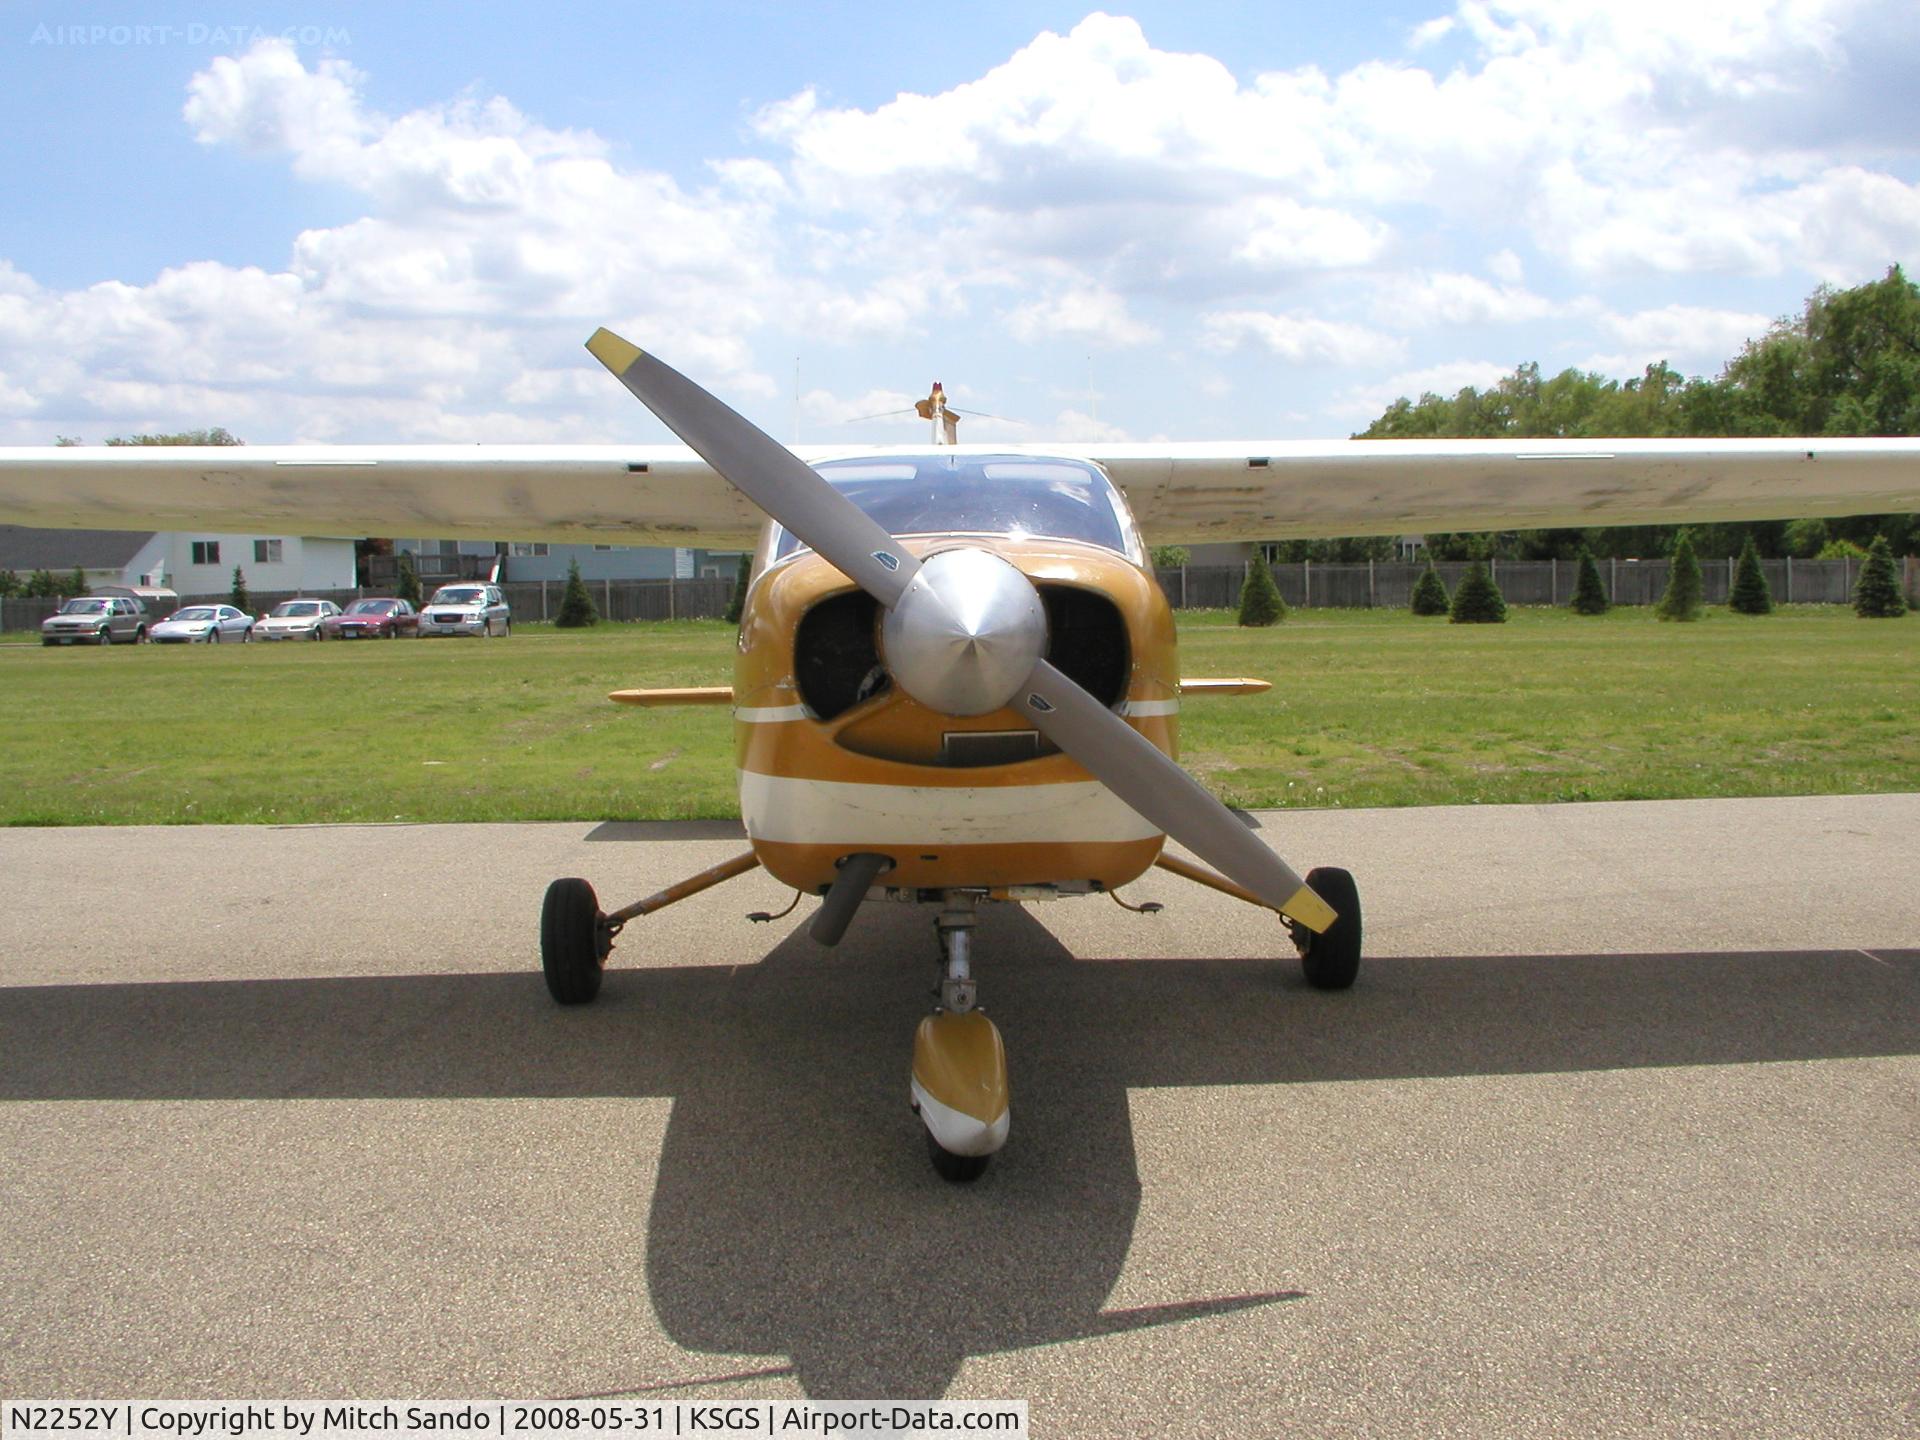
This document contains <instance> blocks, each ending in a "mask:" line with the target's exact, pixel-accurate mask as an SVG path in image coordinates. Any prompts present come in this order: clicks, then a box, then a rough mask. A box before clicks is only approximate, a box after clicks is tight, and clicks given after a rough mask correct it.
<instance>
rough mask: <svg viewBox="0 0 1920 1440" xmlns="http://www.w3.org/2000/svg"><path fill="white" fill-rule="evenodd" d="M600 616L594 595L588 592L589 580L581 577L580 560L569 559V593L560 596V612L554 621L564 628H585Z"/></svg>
mask: <svg viewBox="0 0 1920 1440" xmlns="http://www.w3.org/2000/svg"><path fill="white" fill-rule="evenodd" d="M599 618H600V612H599V611H597V610H595V609H594V608H593V596H591V595H589V594H588V593H587V582H586V581H584V580H582V579H581V578H580V562H579V561H578V560H569V561H568V562H567V593H566V594H564V595H562V596H561V597H560V613H559V614H558V615H556V616H554V617H553V623H554V624H555V625H556V626H558V627H559V628H560V629H562V630H583V629H585V628H586V627H587V626H589V625H591V624H593V623H594V622H595V621H596V620H598V619H599Z"/></svg>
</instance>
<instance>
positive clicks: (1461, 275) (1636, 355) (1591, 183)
mask: <svg viewBox="0 0 1920 1440" xmlns="http://www.w3.org/2000/svg"><path fill="white" fill-rule="evenodd" d="M553 9H554V11H555V16H554V18H550V19H549V18H541V19H530V18H528V12H527V11H526V10H525V9H524V7H506V6H494V5H461V6H452V5H446V6H412V7H406V8H404V9H402V8H401V7H374V6H358V5H351V4H347V5H338V4H325V3H313V4H287V5H252V6H248V5H238V6H235V7H233V8H224V9H216V8H211V7H208V8H201V7H196V6H193V5H169V4H164V3H162V4H157V5H145V6H141V7H127V8H124V9H120V8H115V7H113V6H110V5H84V6H83V5H69V6H61V5H45V6H36V5H31V4H28V5H16V4H9V5H6V6H4V7H0V120H3V123H4V132H0V133H4V134H5V135H6V136H7V137H8V138H9V142H10V143H9V144H8V145H7V146H6V147H4V150H0V180H4V184H5V194H6V195H7V197H8V203H7V204H6V205H5V206H4V207H0V442H5V443H17V444H34V443H46V442H48V441H50V440H51V439H52V437H53V436H54V435H56V434H66V435H78V436H81V437H83V438H86V439H98V438H101V437H103V436H105V435H108V434H113V433H118V432H122V431H127V430H134V429H151V428H166V429H174V428H186V427H199V426H203V425H226V426H227V427H228V428H230V429H232V430H234V431H235V432H236V433H238V434H240V435H242V436H244V437H245V438H247V439H248V440H250V441H254V442H257V443H265V442H273V441H292V440H329V441H368V442H379V441H413V440H480V441H487V440H492V441H509V440H555V441H564V440H581V441H598V440H618V439H633V440H657V439H660V438H663V436H662V432H661V431H660V430H659V429H658V427H657V425H655V423H654V422H653V421H652V420H651V418H650V417H648V416H646V415H645V414H644V413H643V412H641V411H640V410H639V408H638V407H637V406H635V405H634V404H633V402H631V401H630V400H629V399H627V397H626V396H625V395H624V393H623V392H621V391H620V390H619V388H618V387H617V386H615V385H614V384H613V382H612V381H611V380H609V379H608V378H607V377H605V376H604V375H602V374H599V373H598V372H597V367H595V366H594V365H593V364H592V362H591V361H590V360H589V358H588V357H587V356H586V354H585V352H584V351H583V350H581V349H580V342H581V341H582V340H584V338H585V337H586V335H587V334H588V333H590V331H591V330H592V329H593V327H594V326H595V325H597V324H602V323H605V324H610V325H612V326H614V327H615V328H617V329H620V330H622V331H623V333H626V334H628V335H629V336H630V338H632V339H634V340H635V341H637V342H638V343H640V344H642V345H645V346H647V347H648V348H651V349H653V350H655V351H657V352H658V353H659V354H661V355H662V356H663V357H664V358H666V359H667V360H669V361H670V362H671V363H674V364H677V365H679V366H680V367H681V368H682V369H685V370H687V371H688V372H689V373H690V374H692V375H694V376H695V377H696V378H698V379H700V380H701V381H703V382H704V383H706V384H708V385H710V386H711V387H713V388H714V389H716V390H717V391H719V392H720V393H721V394H722V395H724V396H726V397H727V398H728V399H729V400H731V401H732V402H733V403H735V404H737V405H739V406H740V407H741V408H742V409H744V410H746V411H747V412H748V413H749V414H750V415H752V416H753V417H754V418H755V419H757V420H759V421H760V422H761V423H762V424H763V425H765V426H766V427H767V428H768V429H769V430H771V431H772V432H773V433H774V434H776V435H779V436H780V437H781V438H783V439H793V438H798V439H802V440H805V441H809V442H815V443H835V442H841V441H844V442H846V443H850V444H851V443H861V442H872V441H885V440H889V439H894V440H903V441H905V440H913V439H917V438H919V430H918V427H916V426H913V425H910V424H907V423H905V422H877V423H875V422H868V423H848V422H849V420H850V418H851V417H857V416H862V415H866V414H869V413H872V412H874V411H879V410H886V409H889V408H892V407H894V406H896V405H903V404H905V403H906V401H907V400H908V399H909V398H911V396H913V395H915V394H919V393H924V391H925V388H926V385H927V383H928V382H929V381H930V380H932V379H933V378H935V377H936V376H937V377H939V378H940V379H942V380H944V381H945V382H946V384H947V387H948V389H949V391H950V392H951V393H952V394H953V395H954V396H955V397H956V399H957V400H958V402H959V403H961V404H962V405H967V404H971V405H973V406H974V407H977V408H978V409H981V410H984V411H990V412H993V414H994V415H996V416H1000V417H1005V418H1004V419H993V420H987V419H982V420H977V421H974V422H971V423H970V424H969V425H968V426H967V427H965V428H964V429H963V438H971V439H979V440H988V439H1008V440H1024V441H1044V440H1048V439H1076V438H1080V439H1094V438H1100V439H1122V438H1133V439H1151V438H1158V437H1165V438H1176V439H1202V438H1260V437H1272V438H1284V437H1290V436H1316V435H1339V434H1345V433H1348V432H1349V431H1351V430H1353V429H1354V428H1356V427H1358V426H1361V425H1363V424H1365V423H1366V421H1367V420H1368V419H1370V418H1371V417H1372V416H1373V415H1374V414H1377V413H1378V411H1379V410H1380V408H1381V407H1382V406H1383V405H1384V404H1385V403H1386V402H1387V401H1388V400H1390V399H1392V398H1393V397H1394V396H1395V395H1398V394H1402V393H1409V394H1417V393H1418V392H1419V391H1420V390H1422V389H1427V388H1433V389H1438V390H1441V391H1451V390H1452V389H1454V388H1456V387H1457V386H1458V385H1460V384H1463V383H1484V382H1486V381H1488V380H1491V379H1492V378H1494V377H1496V376H1498V375H1499V374H1501V373H1503V372H1505V371H1507V370H1509V369H1511V367H1512V366H1513V365H1514V364H1516V363H1518V362H1521V361H1528V360H1533V361H1538V362H1540V363H1541V364H1542V365H1543V366H1544V367H1545V368H1547V369H1548V370H1549V371H1552V370H1558V369H1560V368H1562V367H1564V366H1568V365H1574V366H1579V367H1581V368H1589V369H1597V370H1601V371H1603V372H1605V373H1609V374H1617V375H1629V374H1634V373H1637V372H1638V371H1639V370H1640V368H1641V367H1643V366H1644V365H1645V364H1647V363H1648V362H1650V361H1654V360H1659V359H1666V360H1669V361H1670V362H1671V363H1673V364H1675V365H1676V366H1678V367H1679V368H1681V369H1682V370H1685V371H1688V372H1690V373H1712V372H1713V371H1715V370H1717V368H1718V366H1719V365H1720V364H1721V363H1722V362H1723V361H1724V360H1725V359H1726V358H1728V357H1729V356H1730V355H1731V354H1733V353H1734V352H1735V351H1736V350H1737V349H1738V347H1739V345H1740V344H1741V342H1742V341H1743V339H1744V338H1746V337H1747V336H1750V335H1754V334H1757V333H1759V332H1760V331H1762V330H1763V329H1764V327H1765V326H1766V324H1767V323H1768V322H1769V320H1771V319H1772V318H1774V317H1777V316H1780V315H1783V314H1788V313H1791V312H1794V311H1796V310H1797V309H1798V308H1799V306H1800V304H1801V302H1802V301H1803V299H1804V297H1805V296H1806V294H1807V293H1808V291H1809V290H1811V289H1812V288H1813V287H1814V286H1815V285H1817V284H1822V283H1827V284H1836V285H1846V284H1853V283H1858V282H1859V281H1862V280H1865V279H1869V278H1873V277H1874V276H1877V275H1878V274H1880V273H1881V272H1882V271H1884V269H1885V268H1886V266H1887V265H1889V264H1891V263H1895V262H1903V263H1904V262H1911V261H1912V260H1913V259H1914V257H1915V253H1916V250H1917V249H1920V245H1916V242H1920V185H1916V183H1915V182H1916V180H1917V179H1920V138H1916V137H1920V7H1915V6H1913V5H1912V4H1911V3H1910V0H1902V3H1897V4H1896V3H1886V0H1773V3H1767V0H1743V3H1738V4H1735V3H1731V0H1692V3H1689V4H1686V5H1673V4H1671V3H1670V0H1663V3H1655V0H1604V3H1602V0H1591V3H1590V0H1454V3H1447V0H1428V3H1416V0H1402V3H1397V4H1392V5H1375V4H1367V3H1356V4H1350V5H1347V6H1344V7H1340V8H1339V10H1338V13H1337V14H1336V15H1333V16H1331V17H1329V16H1328V14H1327V13H1326V10H1327V7H1317V6H1316V7H1307V6H1300V7H1281V6H1275V5H1212V6H1209V5H1204V4H1187V5H1174V4H1152V5H1143V6H1138V5H1137V6H1126V7H1115V8H1114V9H1112V10H1109V11H1104V12H1103V11H1094V10H1089V9H1087V8H1084V7H1080V6H1061V5H1050V4H1042V5H1035V4H1022V5H1018V6H1015V5H1009V4H986V5H979V6H974V7H970V8H968V9H967V10H966V11H965V12H964V13H962V12H959V11H939V10H934V11H928V10H925V9H917V10H916V9H912V8H909V7H900V6H879V5H865V4H837V5H816V6H806V5H800V4H785V5H781V4H766V3H745V0H736V3H707V4H701V5H691V4H687V5H682V4H644V5H637V6H627V7H604V8H603V7H597V6H583V7H576V8H569V9H567V10H566V11H564V12H562V11H561V7H553Z"/></svg>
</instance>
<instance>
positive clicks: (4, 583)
mask: <svg viewBox="0 0 1920 1440" xmlns="http://www.w3.org/2000/svg"><path fill="white" fill-rule="evenodd" d="M19 593H20V577H19V576H18V575H16V574H14V573H13V571H11V570H0V599H5V598H6V597H7V596H9V595H18V594H19Z"/></svg>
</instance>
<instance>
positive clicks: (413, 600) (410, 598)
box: [394, 550, 420, 610]
mask: <svg viewBox="0 0 1920 1440" xmlns="http://www.w3.org/2000/svg"><path fill="white" fill-rule="evenodd" d="M394 593H395V594H396V595H397V596H399V598H400V599H402V600H404V601H406V602H407V603H408V604H409V605H411V606H413V608H414V609H416V610H418V609H419V608H420V572H419V571H418V570H415V569H414V568H413V552H412V551H411V550H402V551H401V552H400V579H399V581H398V582H397V583H396V584H395V585H394Z"/></svg>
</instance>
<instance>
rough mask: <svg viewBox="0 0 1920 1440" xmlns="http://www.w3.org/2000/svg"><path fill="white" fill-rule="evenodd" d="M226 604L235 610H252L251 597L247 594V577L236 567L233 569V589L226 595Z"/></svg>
mask: <svg viewBox="0 0 1920 1440" xmlns="http://www.w3.org/2000/svg"><path fill="white" fill-rule="evenodd" d="M227 603H228V604H229V605H231V606H233V608H234V609H236V610H251V609H253V597H252V596H251V595H249V594H247V577H246V574H245V573H244V572H243V571H242V570H241V569H240V567H239V566H238V565H236V566H234V567H233V589H232V590H231V591H230V592H229V593H228V595H227Z"/></svg>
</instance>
